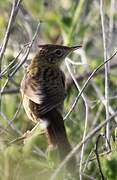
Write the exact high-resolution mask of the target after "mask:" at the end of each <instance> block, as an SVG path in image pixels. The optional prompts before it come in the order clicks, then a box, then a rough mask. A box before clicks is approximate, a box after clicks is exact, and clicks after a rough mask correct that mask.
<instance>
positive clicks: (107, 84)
mask: <svg viewBox="0 0 117 180" xmlns="http://www.w3.org/2000/svg"><path fill="white" fill-rule="evenodd" d="M100 16H101V25H102V37H103V49H104V62H105V61H106V59H107V47H106V34H105V26H104V1H103V0H100ZM108 63H109V62H107V63H106V64H105V110H106V119H108V118H109V98H108V97H109V68H108V65H109V64H108ZM106 136H107V139H108V140H109V139H110V125H109V123H108V124H107V126H106Z"/></svg>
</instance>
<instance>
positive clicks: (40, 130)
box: [22, 122, 45, 143]
mask: <svg viewBox="0 0 117 180" xmlns="http://www.w3.org/2000/svg"><path fill="white" fill-rule="evenodd" d="M36 132H37V133H38V134H39V135H40V134H44V133H45V130H44V128H42V127H41V123H40V122H38V123H37V124H36V125H35V126H34V128H33V129H32V130H31V131H29V130H28V131H26V132H25V133H24V134H23V136H22V137H23V138H24V143H25V139H27V138H30V137H32V136H33V135H34V134H35V133H36Z"/></svg>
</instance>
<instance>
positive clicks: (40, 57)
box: [35, 44, 82, 66]
mask: <svg viewBox="0 0 117 180" xmlns="http://www.w3.org/2000/svg"><path fill="white" fill-rule="evenodd" d="M81 47H82V46H73V47H68V46H62V45H53V44H45V45H39V46H38V51H37V53H36V56H35V59H36V61H38V63H39V64H43V65H44V64H45V65H49V66H51V65H57V66H59V65H60V64H61V62H62V61H63V60H64V59H65V57H66V56H68V55H69V54H70V53H71V52H73V51H75V50H77V49H79V48H81Z"/></svg>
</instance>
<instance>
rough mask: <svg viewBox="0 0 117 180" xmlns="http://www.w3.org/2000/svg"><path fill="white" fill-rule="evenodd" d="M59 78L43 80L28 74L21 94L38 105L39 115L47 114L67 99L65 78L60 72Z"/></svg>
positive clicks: (23, 82)
mask: <svg viewBox="0 0 117 180" xmlns="http://www.w3.org/2000/svg"><path fill="white" fill-rule="evenodd" d="M56 74H57V76H56V78H55V76H54V75H53V76H47V77H46V78H45V79H43V78H42V77H41V76H39V77H36V78H34V77H31V76H29V75H28V74H27V75H26V76H25V77H24V79H23V81H22V83H21V92H22V94H23V93H24V94H25V95H26V96H27V97H28V98H29V99H30V100H31V101H32V102H34V103H36V104H38V106H37V105H36V107H35V108H38V113H40V114H45V113H46V112H48V111H50V110H51V109H53V108H55V107H57V106H58V105H59V104H62V103H63V101H64V99H65V83H64V82H65V77H64V74H63V72H61V71H60V70H59V71H58V73H56ZM51 77H52V78H51Z"/></svg>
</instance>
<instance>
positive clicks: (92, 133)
mask: <svg viewBox="0 0 117 180" xmlns="http://www.w3.org/2000/svg"><path fill="white" fill-rule="evenodd" d="M115 116H117V112H116V113H115V114H114V115H112V116H111V117H110V118H109V119H107V120H105V121H103V122H102V123H100V124H99V125H98V126H97V127H96V128H95V129H93V130H92V131H91V132H90V133H89V134H88V135H87V136H86V137H85V139H84V141H81V142H80V143H79V144H77V145H76V146H75V147H74V148H73V150H72V151H71V152H70V153H69V154H68V155H67V156H66V158H65V159H64V161H62V163H61V164H60V165H59V167H58V168H57V169H56V170H55V172H54V173H53V175H52V176H51V180H55V179H56V176H57V175H58V173H59V172H60V171H61V169H62V168H63V166H64V165H65V164H66V163H67V162H68V161H69V160H70V158H71V157H72V156H73V155H74V154H75V153H76V152H78V150H79V149H80V148H81V147H82V145H83V144H85V143H86V142H87V141H88V140H89V139H91V138H92V137H93V136H94V135H95V134H96V133H97V132H98V131H99V130H100V129H101V128H102V127H103V126H105V125H106V123H108V122H109V121H111V120H112V119H113V118H114V117H115Z"/></svg>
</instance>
